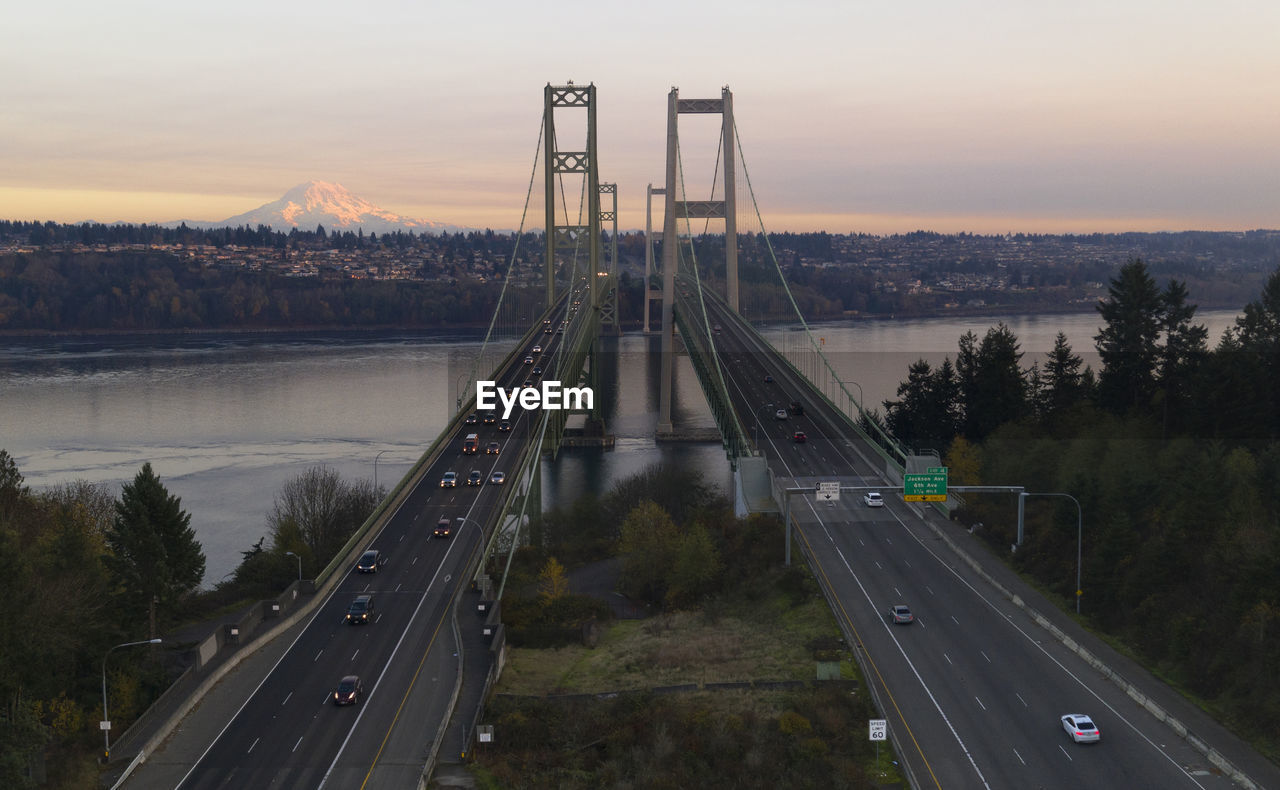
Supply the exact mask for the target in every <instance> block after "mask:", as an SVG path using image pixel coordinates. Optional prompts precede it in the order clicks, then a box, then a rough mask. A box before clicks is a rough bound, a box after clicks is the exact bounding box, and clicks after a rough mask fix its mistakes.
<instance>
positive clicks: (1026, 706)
mask: <svg viewBox="0 0 1280 790" xmlns="http://www.w3.org/2000/svg"><path fill="white" fill-rule="evenodd" d="M1013 696H1015V697H1017V698H1018V702H1021V703H1022V707H1024V708H1030V707H1031V706H1030V705H1028V704H1027V701H1026V700H1025V699H1023V698H1022V695H1021V694H1019V693H1018V692H1016V691H1015V692H1013Z"/></svg>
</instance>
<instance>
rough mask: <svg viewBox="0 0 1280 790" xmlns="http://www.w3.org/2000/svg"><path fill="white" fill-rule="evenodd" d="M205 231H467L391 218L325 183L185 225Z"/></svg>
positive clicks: (310, 184) (299, 187)
mask: <svg viewBox="0 0 1280 790" xmlns="http://www.w3.org/2000/svg"><path fill="white" fill-rule="evenodd" d="M187 224H188V225H193V224H199V225H202V226H206V227H219V228H220V227H237V226H240V225H247V226H248V227H250V228H256V227H257V226H259V225H269V226H271V227H272V228H275V229H276V230H288V229H289V228H298V229H300V230H315V229H316V226H317V225H323V226H324V228H325V230H326V231H334V230H337V231H347V230H349V231H352V232H355V230H356V229H357V228H363V229H364V232H365V233H393V232H395V231H397V230H403V231H410V230H412V231H413V232H414V233H419V234H421V233H441V232H444V231H448V232H450V233H457V232H459V231H463V230H468V229H467V228H460V227H458V226H456V225H447V224H445V223H443V222H431V221H430V220H425V219H414V218H412V217H402V216H400V215H399V214H393V213H392V212H390V211H386V210H385V209H380V208H378V207H377V206H375V205H373V204H372V203H370V202H369V201H367V200H365V199H364V198H362V197H359V196H357V195H353V194H352V193H351V192H349V191H348V190H347V189H346V188H345V187H343V186H342V185H341V184H331V183H328V182H325V181H308V182H306V183H305V184H299V185H297V186H296V187H294V188H293V189H290V190H289V191H288V192H286V193H284V197H282V198H280V199H279V200H276V201H273V202H271V203H267V204H266V205H263V206H259V207H258V208H256V209H254V210H253V211H249V212H246V213H244V214H237V215H236V216H234V217H229V218H227V219H224V220H223V221H221V222H200V223H192V222H188V223H187Z"/></svg>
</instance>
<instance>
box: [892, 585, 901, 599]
mask: <svg viewBox="0 0 1280 790" xmlns="http://www.w3.org/2000/svg"><path fill="white" fill-rule="evenodd" d="M893 592H894V594H895V595H897V596H898V597H899V598H901V597H902V590H899V589H898V588H897V586H896V585H895V586H894V588H893Z"/></svg>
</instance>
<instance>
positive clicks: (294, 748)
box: [289, 735, 307, 752]
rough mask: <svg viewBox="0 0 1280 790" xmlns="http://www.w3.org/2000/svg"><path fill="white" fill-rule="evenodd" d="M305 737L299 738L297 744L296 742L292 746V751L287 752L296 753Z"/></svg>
mask: <svg viewBox="0 0 1280 790" xmlns="http://www.w3.org/2000/svg"><path fill="white" fill-rule="evenodd" d="M305 737H307V736H305V735H303V736H302V737H301V738H298V742H297V743H295V744H294V745H293V748H292V749H290V750H289V751H290V752H296V751H298V747H299V746H301V745H302V738H305Z"/></svg>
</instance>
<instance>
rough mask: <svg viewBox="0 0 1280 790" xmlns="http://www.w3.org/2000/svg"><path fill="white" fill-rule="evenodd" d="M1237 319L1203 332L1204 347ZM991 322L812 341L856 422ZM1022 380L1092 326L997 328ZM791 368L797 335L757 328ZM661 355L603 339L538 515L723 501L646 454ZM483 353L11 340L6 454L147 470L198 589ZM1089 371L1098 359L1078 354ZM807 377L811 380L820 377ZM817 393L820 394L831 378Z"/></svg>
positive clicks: (2, 405)
mask: <svg viewBox="0 0 1280 790" xmlns="http://www.w3.org/2000/svg"><path fill="white" fill-rule="evenodd" d="M1234 317H1235V313H1234V312H1231V311H1218V312H1213V313H1206V314H1202V315H1201V316H1199V317H1198V318H1199V320H1200V321H1201V322H1203V323H1205V324H1206V325H1208V326H1209V328H1210V338H1211V343H1213V342H1216V339H1217V337H1218V336H1219V335H1220V334H1221V332H1222V329H1224V328H1225V327H1227V326H1229V325H1231V323H1232V322H1233V320H1234ZM997 320H1000V319H998V318H980V319H979V318H974V319H964V320H956V319H920V320H911V321H895V320H888V319H885V320H872V321H861V322H857V323H839V324H825V325H819V326H817V327H815V330H814V331H815V335H816V336H818V337H819V338H820V339H821V341H822V343H823V348H824V350H825V352H826V353H827V355H828V357H829V358H830V359H831V362H832V365H833V367H835V369H836V372H837V374H838V376H839V377H840V379H841V380H842V381H845V382H851V383H850V384H848V385H847V386H848V387H849V389H850V391H851V392H855V394H856V388H857V387H861V388H862V393H863V394H864V395H865V398H866V403H867V404H868V406H871V405H876V404H879V403H880V402H881V401H883V400H884V399H886V398H891V397H893V396H894V393H895V391H896V389H897V385H898V383H899V382H900V381H902V380H903V379H905V378H906V372H907V367H908V365H910V364H911V363H912V362H914V361H915V360H916V359H919V358H921V357H923V358H926V359H929V360H930V361H931V362H940V361H941V360H942V358H943V357H944V356H947V355H950V356H951V357H953V358H954V356H955V350H956V343H957V340H958V339H959V337H960V335H961V334H962V333H963V332H965V331H968V330H972V331H974V332H975V333H976V334H978V335H979V337H981V335H982V334H983V333H985V332H986V330H987V329H988V328H989V327H990V326H993V325H994V324H995V323H996V321H997ZM1003 320H1004V321H1005V323H1007V324H1008V325H1009V326H1010V327H1011V328H1012V329H1013V331H1014V332H1015V334H1017V335H1018V337H1019V339H1020V340H1021V343H1022V348H1023V350H1024V351H1026V352H1028V353H1027V356H1026V358H1024V364H1026V365H1029V364H1030V363H1031V361H1032V359H1034V358H1036V356H1037V355H1042V354H1043V352H1046V351H1048V350H1049V349H1050V348H1052V346H1053V341H1054V337H1055V336H1056V334H1057V333H1058V332H1059V331H1063V332H1066V333H1067V335H1068V338H1069V340H1070V341H1071V343H1072V345H1073V347H1074V348H1075V349H1076V351H1077V353H1082V352H1086V351H1090V352H1091V351H1092V349H1093V340H1092V337H1093V335H1094V334H1095V333H1096V331H1097V316H1096V314H1092V313H1088V314H1080V315H1066V316H1061V315H1055V316H1049V317H1034V316H1010V317H1006V318H1004V319H1003ZM762 331H763V333H764V334H765V335H766V336H767V337H769V338H770V339H771V340H772V341H774V342H775V343H776V344H778V345H779V346H780V347H782V348H784V349H790V350H792V354H791V356H792V358H793V359H795V360H797V364H798V365H800V366H802V367H803V366H804V365H806V364H809V363H807V362H806V358H805V357H804V356H803V355H801V354H797V353H795V352H794V349H795V348H796V347H797V346H799V343H798V342H797V340H796V338H795V334H796V333H794V332H791V331H788V329H786V328H781V327H771V328H765V329H763V330H762ZM656 347H657V339H656V338H654V337H644V336H641V335H638V334H629V335H626V336H624V337H622V338H618V339H616V340H612V341H609V353H607V354H606V355H604V356H603V358H602V362H603V369H604V373H603V375H602V381H601V385H600V389H599V391H598V392H597V398H599V399H601V403H602V404H603V409H604V411H605V416H606V421H607V423H608V425H609V428H610V430H611V431H612V432H613V433H614V434H615V435H616V436H617V437H618V441H617V445H616V447H615V448H614V449H613V450H610V451H604V450H586V449H582V450H564V451H562V452H561V454H560V458H559V460H558V461H557V462H556V463H554V464H544V468H543V501H544V504H546V505H547V506H552V505H554V504H556V503H563V502H571V501H573V500H574V499H575V498H577V497H578V496H580V495H582V494H583V493H584V492H593V493H603V492H604V491H606V490H607V489H608V488H609V487H610V486H611V485H612V483H613V482H614V481H616V480H619V479H621V478H624V477H626V476H628V475H630V474H633V473H635V472H637V471H640V470H642V469H644V468H646V467H647V466H649V465H651V464H653V463H657V462H660V461H669V462H673V463H679V464H682V465H684V466H685V467H687V468H696V469H699V470H701V471H702V473H703V474H704V475H705V477H706V480H707V482H708V483H710V484H711V485H713V486H715V487H717V488H719V489H720V490H722V491H724V492H726V493H727V492H728V491H729V486H730V474H729V465H728V462H727V460H726V459H725V457H724V453H723V451H722V450H721V448H720V446H719V445H717V444H709V445H708V444H692V445H661V446H658V445H655V443H654V442H653V439H652V436H653V432H654V428H655V427H656V424H657V410H658V370H659V365H658V358H657V355H656V353H654V354H652V355H649V354H646V349H648V348H653V349H654V350H655V351H656ZM479 349H480V344H479V342H478V341H476V340H475V339H471V338H466V337H459V336H458V335H439V334H437V335H421V334H397V333H380V334H344V333H320V334H316V333H312V334H306V335H302V334H237V335H207V336H206V335H195V336H190V335H183V336H152V335H148V336H127V337H125V336H112V337H105V338H101V337H100V338H88V339H84V338H77V339H63V338H60V339H41V340H31V339H17V340H8V341H6V342H5V343H4V344H3V345H0V448H3V449H5V450H8V452H9V453H10V454H11V455H12V456H13V457H14V459H15V460H16V462H17V464H18V468H19V470H20V471H21V472H22V474H23V475H24V476H25V478H26V482H27V484H28V485H31V486H32V487H34V488H37V489H39V488H42V487H47V486H50V485H55V484H58V483H63V482H68V481H71V480H77V479H83V480H89V481H91V482H102V483H106V484H108V485H109V486H110V487H111V489H112V491H113V493H117V494H118V492H119V487H120V485H121V484H123V483H125V482H127V481H129V480H131V479H132V477H133V476H134V475H135V474H136V473H137V471H138V469H139V468H140V467H141V466H142V464H143V463H144V462H147V461H150V462H151V464H152V467H153V468H154V470H155V471H156V474H158V475H159V476H160V478H161V479H162V481H163V482H164V484H165V485H166V486H167V487H168V489H169V491H170V492H171V493H173V494H175V495H176V496H179V497H181V499H182V505H183V507H184V508H185V509H186V510H187V511H188V512H189V513H190V514H191V517H192V519H191V523H192V526H193V527H194V528H195V530H196V534H197V537H198V538H199V539H200V541H201V543H202V544H203V547H204V551H205V555H206V558H207V568H208V570H207V573H206V577H205V583H206V584H213V583H216V582H217V581H219V580H220V579H222V578H223V577H224V576H225V575H226V574H228V573H229V572H230V571H231V570H232V569H233V568H234V567H235V565H236V563H237V562H238V561H239V559H240V552H241V551H244V550H246V549H248V548H249V547H250V546H251V545H252V544H253V543H254V542H256V541H257V540H258V539H259V538H260V537H262V536H263V535H265V534H266V531H267V528H266V517H267V514H268V513H269V511H270V509H271V506H272V502H273V500H274V497H275V494H276V492H277V491H278V490H279V489H280V487H281V486H282V485H283V484H284V483H285V482H286V481H287V480H289V479H290V478H293V477H295V476H297V475H299V474H301V473H302V472H304V471H306V469H308V468H309V467H312V466H316V465H320V464H324V465H327V466H329V467H331V468H333V469H336V470H337V471H338V472H339V473H340V474H341V475H343V476H344V477H346V478H348V479H355V478H373V477H374V474H375V459H376V474H377V480H378V482H379V483H380V484H382V485H384V486H387V487H390V486H391V485H392V484H393V483H394V482H395V481H396V480H399V479H400V477H402V476H403V475H404V474H405V472H406V471H407V470H408V469H409V467H410V466H411V465H412V463H413V462H414V461H415V460H416V459H417V458H418V456H419V455H420V454H421V453H422V451H423V450H425V449H426V448H427V447H428V446H429V445H430V444H431V442H432V441H434V439H435V437H436V436H437V435H438V434H439V432H440V431H441V430H443V429H444V427H445V425H446V424H447V423H448V421H449V419H450V417H451V416H452V410H453V408H454V403H455V396H456V391H455V388H456V387H457V386H458V382H459V379H460V378H461V380H462V381H465V380H466V375H465V374H466V372H467V371H469V369H470V365H471V360H472V359H474V357H475V355H476V354H477V353H478V351H479ZM1082 355H1083V356H1085V357H1086V359H1087V360H1088V361H1089V362H1090V363H1091V364H1093V365H1094V367H1095V369H1096V367H1097V359H1096V355H1093V354H1083V353H1082ZM815 369H817V370H818V371H819V372H818V375H819V378H822V376H823V375H824V374H823V373H822V372H821V369H820V368H815ZM826 383H827V385H828V386H830V384H831V383H832V382H830V380H829V379H827V382H826ZM674 417H675V420H676V422H677V424H685V425H690V426H694V427H714V422H713V421H712V419H711V416H710V414H709V412H708V411H707V409H706V406H705V404H704V402H703V399H702V395H701V392H700V390H699V388H698V383H697V379H696V378H695V377H694V375H693V372H692V369H691V368H690V367H689V366H688V363H687V360H682V361H681V364H679V365H678V366H677V371H676V403H675V411H674Z"/></svg>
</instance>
